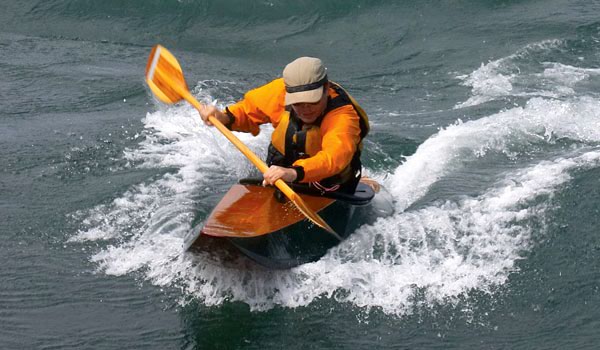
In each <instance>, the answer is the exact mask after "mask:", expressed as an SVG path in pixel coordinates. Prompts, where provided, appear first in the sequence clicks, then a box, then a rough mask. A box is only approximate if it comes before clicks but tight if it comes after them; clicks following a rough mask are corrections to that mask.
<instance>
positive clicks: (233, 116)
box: [223, 107, 235, 130]
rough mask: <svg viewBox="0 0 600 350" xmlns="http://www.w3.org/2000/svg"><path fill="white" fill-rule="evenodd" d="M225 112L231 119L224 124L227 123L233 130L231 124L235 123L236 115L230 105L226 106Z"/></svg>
mask: <svg viewBox="0 0 600 350" xmlns="http://www.w3.org/2000/svg"><path fill="white" fill-rule="evenodd" d="M225 114H226V115H227V116H228V117H229V121H228V122H227V123H225V124H223V125H225V127H226V128H227V129H229V130H231V126H232V125H233V123H235V115H233V113H231V111H230V110H229V107H225Z"/></svg>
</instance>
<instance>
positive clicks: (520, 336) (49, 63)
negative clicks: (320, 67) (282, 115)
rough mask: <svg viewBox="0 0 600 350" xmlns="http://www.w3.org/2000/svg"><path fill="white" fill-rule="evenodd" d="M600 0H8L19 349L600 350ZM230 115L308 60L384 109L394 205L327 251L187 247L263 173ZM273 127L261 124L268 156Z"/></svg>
mask: <svg viewBox="0 0 600 350" xmlns="http://www.w3.org/2000/svg"><path fill="white" fill-rule="evenodd" d="M599 14H600V2H598V1H588V0H585V1H584V0H544V1H539V0H538V1H536V0H523V1H514V0H504V1H500V0H498V1H491V0H487V1H483V0H481V1H460V0H452V1H431V0H429V1H418V2H417V1H366V0H364V1H363V0H345V1H342V0H331V1H316V0H315V1H309V0H300V1H298V0H296V1H293V0H270V1H269V0H264V1H258V0H257V1H247V0H222V1H217V0H178V1H177V0H128V1H116V0H105V1H92V0H44V1H42V0H21V1H16V0H3V1H2V3H1V4H0V348H1V349H596V348H598V344H599V343H600V261H599V256H600V15H599ZM157 43H160V44H162V45H164V46H166V47H167V48H169V49H170V50H171V51H172V52H173V53H174V54H175V56H176V57H177V58H178V59H179V62H180V63H181V65H182V68H183V70H184V73H185V75H186V79H187V82H188V85H189V86H190V89H191V90H192V93H193V94H194V95H195V96H196V97H197V98H198V99H199V100H200V101H202V102H204V103H215V104H217V105H218V106H221V107H224V106H226V105H228V104H230V103H233V102H234V101H236V100H238V99H240V98H241V97H242V96H243V94H244V92H245V91H247V90H249V89H251V88H253V87H256V86H259V85H261V84H263V83H266V82H267V81H269V80H271V79H274V78H276V77H278V76H280V74H281V71H282V69H283V67H284V66H285V65H286V64H287V63H288V62H290V61H291V60H293V59H295V58H296V57H299V56H305V55H309V56H316V57H320V58H321V59H323V61H324V62H325V63H326V65H327V66H328V69H329V76H330V78H331V79H332V80H334V81H336V82H338V83H340V84H342V85H343V86H344V87H346V88H347V90H349V92H350V93H351V94H352V95H353V96H354V97H355V98H356V99H357V100H358V101H359V102H360V103H361V104H362V106H363V107H364V108H365V109H366V110H367V112H368V113H369V115H370V118H371V123H372V131H371V134H370V135H369V136H368V139H367V140H366V144H365V151H364V153H363V163H364V166H365V172H366V174H368V175H369V176H371V177H373V178H375V179H377V180H379V181H380V182H381V183H382V184H383V185H384V186H385V187H386V188H387V190H388V191H389V192H390V194H391V195H392V197H393V201H394V209H395V211H394V214H393V215H391V216H389V217H386V218H380V219H378V220H377V221H376V222H375V223H374V224H372V225H365V226H362V227H360V228H359V229H358V230H357V231H356V232H354V233H353V234H352V235H351V237H350V238H349V239H348V240H346V241H344V242H343V243H342V244H340V245H339V246H338V247H336V248H334V249H332V250H331V251H330V252H329V253H328V254H327V255H326V256H325V257H323V258H322V259H321V260H320V261H317V262H315V263H310V264H306V265H302V266H300V267H297V268H294V269H291V270H283V271H269V270H264V269H261V268H257V267H256V266H253V265H240V266H224V265H223V264H221V262H220V261H219V257H218V256H213V255H211V254H202V253H186V252H183V251H182V244H183V240H184V237H185V236H186V235H187V234H188V232H190V230H192V229H197V228H198V227H200V226H201V225H202V222H203V221H204V220H205V219H206V218H207V216H208V214H209V213H210V211H211V209H212V208H213V207H214V206H215V205H216V203H217V202H218V201H219V199H220V198H221V197H222V196H223V195H224V193H225V192H226V191H227V190H228V188H229V187H230V186H231V185H232V184H234V183H235V182H236V181H237V180H238V179H239V178H241V177H245V176H248V175H249V174H252V173H253V172H254V170H253V167H252V165H251V164H250V163H249V162H248V161H247V160H246V159H245V158H244V157H243V156H242V155H241V154H240V153H239V152H238V151H237V150H236V149H235V148H234V147H233V146H232V145H231V144H229V142H227V141H226V139H225V138H224V137H223V136H221V135H220V134H219V132H218V131H217V130H215V129H214V128H208V127H206V126H204V125H203V124H202V123H201V122H200V120H199V117H198V115H197V113H196V112H195V111H194V110H193V108H192V107H190V106H189V105H187V104H178V105H174V106H166V105H163V104H160V103H158V102H157V101H156V100H155V99H154V98H153V97H152V96H151V94H150V92H149V90H148V88H147V87H146V86H145V83H144V69H145V66H146V60H147V57H148V55H149V53H150V50H151V47H152V46H153V45H155V44H157ZM271 131H272V128H270V127H265V128H263V129H262V132H261V133H260V135H259V136H258V137H256V138H254V137H252V136H251V135H247V134H239V137H240V138H241V139H242V140H243V141H244V142H245V143H246V144H247V145H248V146H249V147H250V148H251V149H252V150H254V151H255V152H257V153H258V154H259V155H261V156H264V155H265V153H266V152H265V149H266V146H267V145H268V142H269V136H270V133H271Z"/></svg>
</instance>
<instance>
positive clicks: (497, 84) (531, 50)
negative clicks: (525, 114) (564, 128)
mask: <svg viewBox="0 0 600 350" xmlns="http://www.w3.org/2000/svg"><path fill="white" fill-rule="evenodd" d="M562 45H564V43H563V42H562V41H560V40H546V41H542V42H540V43H535V44H531V45H527V46H526V47H524V48H523V49H521V50H519V51H518V52H516V53H515V54H512V55H509V56H507V57H503V58H500V59H497V60H494V61H490V62H488V63H486V64H482V65H481V67H479V68H478V69H476V70H475V71H473V72H472V73H470V74H468V75H461V76H457V78H458V79H460V80H462V84H463V85H465V86H468V87H471V96H470V97H469V98H468V99H467V100H466V101H464V102H460V103H457V104H456V105H455V107H454V108H464V107H471V106H476V105H479V104H482V103H486V102H489V101H493V100H499V99H502V98H506V97H515V96H516V97H534V96H538V97H550V98H563V97H570V96H574V95H576V92H575V90H574V87H575V86H576V85H577V84H578V83H580V82H582V81H585V80H587V79H589V78H590V77H591V76H598V75H599V73H600V70H599V69H595V68H580V67H574V66H570V65H566V64H562V63H559V62H542V63H541V64H540V65H539V69H540V70H539V71H536V70H535V68H533V67H532V65H535V64H538V62H535V57H536V55H543V54H544V53H548V52H551V51H552V50H556V49H557V48H560V47H561V46H562ZM532 61H534V64H532Z"/></svg>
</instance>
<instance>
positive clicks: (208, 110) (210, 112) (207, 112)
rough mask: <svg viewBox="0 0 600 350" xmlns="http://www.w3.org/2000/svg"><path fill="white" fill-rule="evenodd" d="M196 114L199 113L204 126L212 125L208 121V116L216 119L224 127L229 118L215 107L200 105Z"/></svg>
mask: <svg viewBox="0 0 600 350" xmlns="http://www.w3.org/2000/svg"><path fill="white" fill-rule="evenodd" d="M198 112H199V113H200V118H202V120H203V121H204V124H206V125H213V124H212V123H211V122H210V121H209V120H208V117H210V116H213V117H215V118H217V119H218V120H219V121H220V122H221V123H222V124H224V125H227V123H229V116H228V115H227V114H225V113H223V112H221V111H220V110H219V109H218V108H217V107H216V106H213V105H202V108H200V109H199V110H198Z"/></svg>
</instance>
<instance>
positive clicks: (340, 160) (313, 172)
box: [293, 105, 360, 182]
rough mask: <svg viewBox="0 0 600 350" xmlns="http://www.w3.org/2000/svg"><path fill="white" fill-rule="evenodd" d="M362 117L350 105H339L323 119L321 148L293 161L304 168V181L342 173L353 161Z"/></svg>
mask: <svg viewBox="0 0 600 350" xmlns="http://www.w3.org/2000/svg"><path fill="white" fill-rule="evenodd" d="M359 118H360V117H359V116H358V114H356V111H355V110H354V108H352V106H350V105H346V106H342V107H340V108H337V109H335V110H333V111H331V112H329V113H328V114H327V115H326V116H325V117H324V118H323V122H322V123H321V138H322V141H321V151H319V152H318V153H317V154H316V155H314V156H312V157H310V158H305V159H299V160H297V161H295V162H294V164H293V166H300V167H302V168H303V169H304V178H303V179H301V180H300V182H313V181H320V180H322V179H324V178H327V177H330V176H333V175H336V174H338V173H340V172H341V171H342V170H344V168H345V167H347V166H348V164H350V161H352V157H353V156H354V153H355V152H356V149H357V148H358V144H359V143H360V121H359V120H360V119H359Z"/></svg>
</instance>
